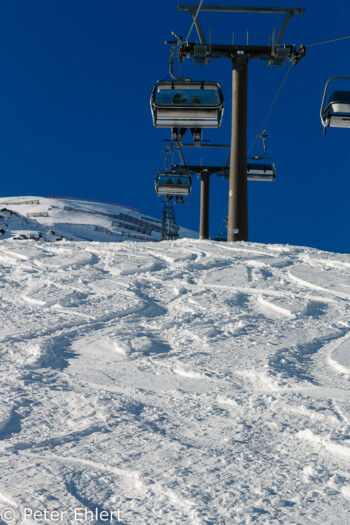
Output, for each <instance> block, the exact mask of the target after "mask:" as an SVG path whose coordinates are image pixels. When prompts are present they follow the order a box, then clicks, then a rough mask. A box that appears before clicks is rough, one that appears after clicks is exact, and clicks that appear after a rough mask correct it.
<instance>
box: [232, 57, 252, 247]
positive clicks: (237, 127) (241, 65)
mask: <svg viewBox="0 0 350 525" xmlns="http://www.w3.org/2000/svg"><path fill="white" fill-rule="evenodd" d="M247 88H248V57H247V56H246V55H237V56H236V57H235V58H234V60H233V70H232V128H231V154H230V186H229V199H228V219H227V241H228V242H229V241H248V191H247Z"/></svg>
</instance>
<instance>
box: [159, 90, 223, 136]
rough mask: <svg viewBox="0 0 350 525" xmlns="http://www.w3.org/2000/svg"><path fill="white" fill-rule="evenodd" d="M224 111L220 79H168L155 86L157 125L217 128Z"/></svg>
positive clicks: (164, 126) (161, 126)
mask: <svg viewBox="0 0 350 525" xmlns="http://www.w3.org/2000/svg"><path fill="white" fill-rule="evenodd" d="M223 111H224V98H223V95H222V91H221V88H220V86H219V84H218V83H217V82H212V81H207V80H205V81H204V80H203V81H194V80H166V81H160V82H157V83H156V84H155V85H154V86H153V90H152V95H151V112H152V118H153V125H154V126H155V127H156V128H174V127H176V128H177V127H182V128H218V127H220V126H221V121H222V115H223Z"/></svg>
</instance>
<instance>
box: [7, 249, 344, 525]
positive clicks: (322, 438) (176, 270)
mask: <svg viewBox="0 0 350 525" xmlns="http://www.w3.org/2000/svg"><path fill="white" fill-rule="evenodd" d="M0 275H1V289H0V290H1V291H0V293H1V302H0V305H1V309H2V318H3V319H5V320H6V321H3V322H2V324H1V327H0V341H1V356H2V357H1V392H2V395H1V404H0V416H1V417H0V421H1V427H0V446H1V463H2V476H1V480H0V512H1V514H0V515H1V516H2V518H0V523H1V524H4V523H15V524H24V523H30V524H34V523H50V524H51V523H54V522H58V523H63V524H68V523H69V524H73V523H74V524H77V523H92V522H93V523H109V524H112V523H122V524H124V525H125V524H128V525H136V524H137V525H153V524H157V525H163V524H164V525H173V524H174V525H175V524H176V525H177V524H181V525H187V524H188V525H193V524H198V525H199V524H201V525H202V524H203V525H204V524H215V525H216V524H217V525H219V524H221V525H224V524H225V525H231V524H248V523H257V524H283V525H292V524H295V525H296V524H298V525H311V524H318V525H325V524H327V525H336V524H337V525H344V524H346V523H349V522H350V471H349V465H350V444H349V429H350V308H349V306H350V256H348V255H339V254H332V253H326V252H320V251H317V250H313V249H306V248H300V247H299V248H294V247H289V246H272V245H271V246H265V245H257V244H251V243H234V244H226V243H215V242H210V241H207V242H204V241H203V242H200V241H194V240H189V239H183V240H179V241H176V242H168V241H167V242H161V243H134V242H124V243H112V244H111V243H84V242H78V243H75V242H61V243H35V242H34V241H15V242H14V241H11V240H5V241H3V242H2V243H1V245H0ZM35 511H36V513H37V514H35V515H34V514H33V513H34V512H35ZM54 511H56V514H55V513H54ZM45 512H46V514H45V516H44V513H45ZM89 512H93V513H94V520H92V519H90V518H91V514H89ZM12 513H13V515H14V516H15V517H14V518H13V519H12V521H11V520H10V518H12ZM57 513H58V514H57ZM40 517H41V521H40V519H39V518H40ZM44 517H45V519H46V521H45V519H44ZM57 517H59V521H58V520H57ZM25 518H27V521H25Z"/></svg>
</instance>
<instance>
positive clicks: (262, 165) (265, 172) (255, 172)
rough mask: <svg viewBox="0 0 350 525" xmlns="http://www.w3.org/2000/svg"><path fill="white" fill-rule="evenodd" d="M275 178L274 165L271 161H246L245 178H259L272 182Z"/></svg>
mask: <svg viewBox="0 0 350 525" xmlns="http://www.w3.org/2000/svg"><path fill="white" fill-rule="evenodd" d="M275 178H276V166H275V163H274V162H273V161H272V160H271V161H266V162H259V163H256V162H248V163H247V180H260V181H269V182H273V181H274V180H275Z"/></svg>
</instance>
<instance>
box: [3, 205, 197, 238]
mask: <svg viewBox="0 0 350 525" xmlns="http://www.w3.org/2000/svg"><path fill="white" fill-rule="evenodd" d="M0 207H2V208H3V209H4V210H5V211H4V213H5V215H4V220H5V218H6V220H5V221H4V222H3V226H2V228H3V230H4V232H2V233H0V239H4V238H14V239H35V240H40V239H41V240H44V241H56V240H62V239H67V240H75V241H100V242H117V241H124V240H134V241H149V242H152V241H159V240H160V239H161V235H162V229H163V226H162V222H161V221H160V220H159V219H155V218H153V217H149V216H146V215H143V214H142V213H141V212H139V211H137V210H132V209H128V208H125V207H122V206H120V205H115V204H107V203H96V202H86V201H79V200H66V199H64V200H61V199H58V198H44V197H11V198H1V199H0ZM10 212H14V213H13V215H10ZM179 234H180V237H189V238H194V237H196V236H197V234H196V233H195V232H193V231H190V230H187V229H185V228H181V227H180V228H179Z"/></svg>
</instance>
